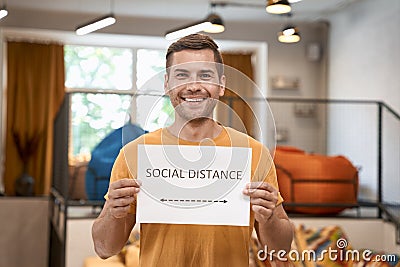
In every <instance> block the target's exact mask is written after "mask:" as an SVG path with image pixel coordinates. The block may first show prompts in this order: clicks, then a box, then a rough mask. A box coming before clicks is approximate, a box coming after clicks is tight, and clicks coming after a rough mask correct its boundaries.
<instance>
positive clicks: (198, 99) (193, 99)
mask: <svg viewBox="0 0 400 267" xmlns="http://www.w3.org/2000/svg"><path fill="white" fill-rule="evenodd" d="M204 99H205V98H185V101H187V102H201V101H203V100H204Z"/></svg>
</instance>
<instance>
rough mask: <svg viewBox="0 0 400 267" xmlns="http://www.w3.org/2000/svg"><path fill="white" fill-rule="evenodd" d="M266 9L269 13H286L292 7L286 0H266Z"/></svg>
mask: <svg viewBox="0 0 400 267" xmlns="http://www.w3.org/2000/svg"><path fill="white" fill-rule="evenodd" d="M266 10H267V12H268V13H271V14H286V13H289V12H290V11H291V10H292V8H291V7H290V4H289V2H288V1H287V0H268V1H267V7H266Z"/></svg>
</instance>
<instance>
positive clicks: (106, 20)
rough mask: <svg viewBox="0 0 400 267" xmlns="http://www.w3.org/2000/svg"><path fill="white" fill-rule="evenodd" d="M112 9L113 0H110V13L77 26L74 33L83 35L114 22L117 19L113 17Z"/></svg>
mask: <svg viewBox="0 0 400 267" xmlns="http://www.w3.org/2000/svg"><path fill="white" fill-rule="evenodd" d="M113 9H114V0H110V13H109V14H108V15H105V16H102V17H100V18H97V19H94V20H92V21H90V22H87V23H85V24H82V25H80V26H78V27H77V28H76V30H75V33H76V34H77V35H85V34H88V33H91V32H94V31H97V30H100V29H103V28H105V27H107V26H110V25H112V24H114V23H115V22H116V21H117V20H116V19H115V17H114V14H113Z"/></svg>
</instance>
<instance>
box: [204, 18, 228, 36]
mask: <svg viewBox="0 0 400 267" xmlns="http://www.w3.org/2000/svg"><path fill="white" fill-rule="evenodd" d="M206 21H208V22H210V23H211V25H209V26H207V28H206V29H204V30H203V31H204V32H208V33H221V32H224V31H225V26H224V22H223V21H222V18H221V17H220V16H218V15H217V14H215V13H211V14H210V15H208V17H207V19H206Z"/></svg>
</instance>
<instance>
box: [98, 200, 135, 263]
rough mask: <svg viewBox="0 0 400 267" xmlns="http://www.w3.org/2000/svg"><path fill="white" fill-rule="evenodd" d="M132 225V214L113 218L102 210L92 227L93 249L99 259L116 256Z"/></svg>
mask: <svg viewBox="0 0 400 267" xmlns="http://www.w3.org/2000/svg"><path fill="white" fill-rule="evenodd" d="M105 208H106V207H105ZM134 224H135V216H134V215H133V214H128V215H127V216H126V217H124V218H115V217H113V216H112V215H111V214H110V213H109V212H107V210H104V209H103V211H102V214H100V216H99V217H98V218H97V219H96V220H95V222H94V223H93V227H92V237H93V241H94V248H95V251H96V253H97V254H98V255H99V257H101V258H103V259H105V258H108V257H111V256H113V255H115V254H117V253H118V252H119V251H120V250H121V249H122V248H123V246H124V245H125V244H126V241H127V240H128V238H129V234H130V232H131V230H132V228H133V226H134Z"/></svg>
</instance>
